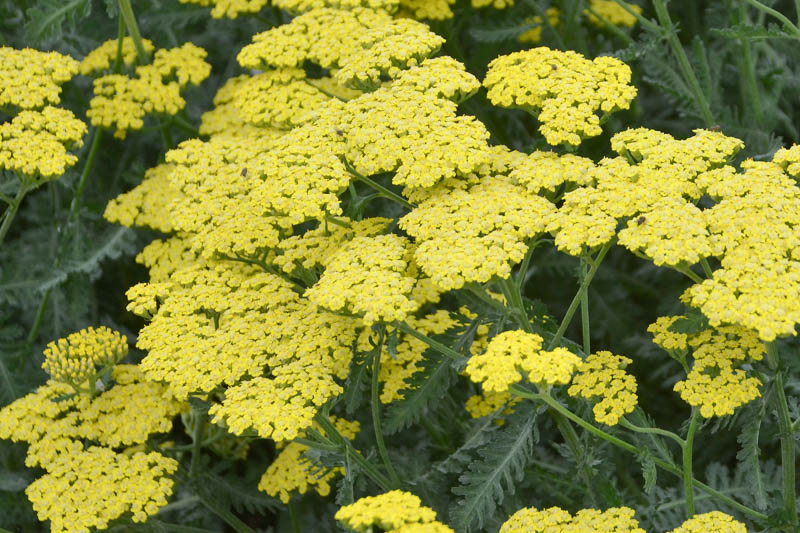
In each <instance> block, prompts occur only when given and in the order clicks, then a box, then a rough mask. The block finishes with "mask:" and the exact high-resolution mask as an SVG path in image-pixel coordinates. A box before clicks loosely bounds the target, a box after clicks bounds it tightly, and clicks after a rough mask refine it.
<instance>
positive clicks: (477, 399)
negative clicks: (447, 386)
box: [464, 391, 522, 424]
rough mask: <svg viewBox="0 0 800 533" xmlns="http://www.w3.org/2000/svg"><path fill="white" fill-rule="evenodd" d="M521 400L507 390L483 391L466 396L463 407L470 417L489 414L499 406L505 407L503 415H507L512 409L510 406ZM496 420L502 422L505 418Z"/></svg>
mask: <svg viewBox="0 0 800 533" xmlns="http://www.w3.org/2000/svg"><path fill="white" fill-rule="evenodd" d="M521 401H522V398H520V397H519V396H513V395H512V394H511V393H510V392H507V391H504V392H494V391H485V392H483V393H482V394H475V395H474V396H470V397H469V398H467V403H466V404H465V405H464V408H465V409H466V410H467V412H468V413H469V416H471V417H472V418H481V417H484V416H489V415H491V414H492V413H494V412H495V411H497V410H498V409H500V408H501V407H505V409H504V410H503V415H509V414H511V413H512V412H513V411H514V410H513V409H512V407H513V406H514V405H515V404H517V403H519V402H521ZM497 422H498V423H499V424H502V423H504V422H505V420H502V419H499V420H498V421H497Z"/></svg>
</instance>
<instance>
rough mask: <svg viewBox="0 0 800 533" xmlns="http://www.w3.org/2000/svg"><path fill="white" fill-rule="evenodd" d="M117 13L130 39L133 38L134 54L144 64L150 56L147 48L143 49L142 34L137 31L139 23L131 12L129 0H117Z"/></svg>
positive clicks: (148, 60)
mask: <svg viewBox="0 0 800 533" xmlns="http://www.w3.org/2000/svg"><path fill="white" fill-rule="evenodd" d="M119 13H120V16H121V17H122V19H123V20H124V21H125V26H126V27H127V28H128V34H129V35H130V36H131V39H133V46H135V47H136V55H137V56H138V57H139V63H141V64H142V65H146V64H147V63H149V62H150V56H149V55H148V54H147V50H145V49H144V43H142V34H141V33H139V25H138V24H137V23H136V16H135V15H134V14H133V8H132V7H131V0H119Z"/></svg>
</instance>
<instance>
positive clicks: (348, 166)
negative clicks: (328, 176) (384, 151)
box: [342, 159, 417, 209]
mask: <svg viewBox="0 0 800 533" xmlns="http://www.w3.org/2000/svg"><path fill="white" fill-rule="evenodd" d="M342 163H344V166H345V168H346V169H347V171H348V172H349V173H350V174H352V175H353V177H354V178H356V179H357V180H358V181H360V182H361V183H363V184H364V185H367V186H368V187H370V188H372V189H374V190H376V191H378V193H379V194H380V195H381V196H383V197H384V198H387V199H389V200H392V201H394V202H396V203H398V204H400V205H402V206H403V207H407V208H408V209H414V208H415V207H417V206H415V205H414V204H412V203H411V202H409V201H408V200H406V199H405V198H403V197H402V196H400V195H399V194H397V193H394V192H392V191H390V190H389V189H387V188H386V187H384V186H383V185H381V184H380V183H378V182H376V181H374V180H372V179H370V178H368V177H367V176H363V175H361V174H360V173H359V172H358V171H357V170H356V169H355V168H353V166H352V165H351V164H350V163H349V162H348V161H347V160H346V159H343V160H342Z"/></svg>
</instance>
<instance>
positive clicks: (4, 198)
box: [0, 192, 14, 205]
mask: <svg viewBox="0 0 800 533" xmlns="http://www.w3.org/2000/svg"><path fill="white" fill-rule="evenodd" d="M0 200H2V201H4V202H5V203H7V204H8V205H11V204H13V203H14V199H13V198H11V197H10V196H8V195H7V194H3V193H2V192H0Z"/></svg>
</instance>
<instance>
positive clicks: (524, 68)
mask: <svg viewBox="0 0 800 533" xmlns="http://www.w3.org/2000/svg"><path fill="white" fill-rule="evenodd" d="M630 80H631V69H630V68H629V67H628V66H627V65H626V64H625V63H623V62H621V61H619V60H618V59H615V58H612V57H608V56H602V57H598V58H595V59H594V60H592V61H590V60H588V59H586V58H584V57H583V56H582V55H580V54H578V53H576V52H572V51H566V52H562V51H558V50H551V49H550V48H546V47H539V48H533V49H531V50H524V51H521V52H514V53H511V54H508V55H505V56H500V57H498V58H495V59H494V60H493V61H492V62H491V63H490V64H489V71H488V72H487V73H486V78H485V79H484V81H483V85H484V86H485V87H486V88H487V89H488V98H489V100H490V101H491V102H492V103H493V104H494V105H496V106H500V107H519V108H522V109H525V110H527V111H529V112H530V113H534V114H537V115H538V119H539V122H541V126H540V128H539V131H541V132H542V135H544V137H545V139H546V140H547V143H548V144H550V145H553V146H556V145H559V144H569V145H572V146H577V145H579V144H580V143H581V141H582V140H583V139H584V138H587V137H594V136H597V135H600V133H602V129H601V128H600V122H601V119H600V117H598V116H597V114H596V113H597V112H598V111H602V112H603V113H604V117H605V116H607V115H609V114H611V113H613V112H615V111H617V110H620V109H628V107H630V103H631V101H632V100H633V98H634V97H635V96H636V88H635V87H634V86H632V85H630Z"/></svg>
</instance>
